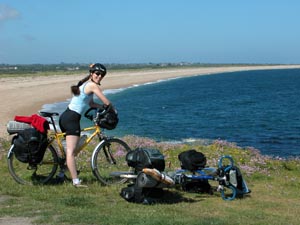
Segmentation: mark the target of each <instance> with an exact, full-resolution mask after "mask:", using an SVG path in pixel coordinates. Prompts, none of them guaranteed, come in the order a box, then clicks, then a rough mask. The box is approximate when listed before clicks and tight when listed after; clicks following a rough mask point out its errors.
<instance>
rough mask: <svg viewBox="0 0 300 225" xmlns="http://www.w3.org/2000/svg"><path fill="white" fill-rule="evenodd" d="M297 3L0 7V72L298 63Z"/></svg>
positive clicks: (198, 0) (173, 1)
mask: <svg viewBox="0 0 300 225" xmlns="http://www.w3.org/2000/svg"><path fill="white" fill-rule="evenodd" d="M299 12H300V1H298V0H249V1H243V0H226V1H225V0H148V1H147V0H109V1H102V0H43V1H40V0H0V64H1V63H8V64H32V63H47V64H48V63H49V64H52V63H61V62H65V63H91V62H103V63H150V62H151V63H160V62H199V63H283V64H289V63H292V64H298V63H300V29H299V22H300V13H299Z"/></svg>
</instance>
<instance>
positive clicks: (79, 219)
mask: <svg viewBox="0 0 300 225" xmlns="http://www.w3.org/2000/svg"><path fill="white" fill-rule="evenodd" d="M123 139H124V140H125V141H126V142H127V143H128V144H129V145H130V146H131V147H132V148H135V147H140V146H144V147H153V148H158V149H160V150H161V151H162V152H163V154H164V155H165V157H166V162H167V164H168V165H170V167H169V168H167V169H166V170H171V171H172V170H175V169H177V168H179V161H178V160H177V155H178V153H179V152H182V151H185V150H187V149H191V148H194V149H196V150H198V151H201V152H203V153H204V154H205V155H206V156H207V159H208V163H207V164H208V166H210V167H217V160H218V159H219V157H220V156H221V155H231V156H232V157H233V158H234V160H235V163H236V165H237V166H238V167H240V169H241V171H242V173H243V175H244V178H245V180H246V181H247V184H248V186H249V188H250V189H251V190H252V193H251V194H250V195H249V196H248V197H246V198H243V199H236V200H234V201H223V200H222V199H221V197H220V194H219V193H214V194H213V195H208V194H196V193H185V192H182V191H180V190H175V189H169V190H167V192H166V196H164V199H163V201H162V203H160V204H154V205H139V204H133V203H128V202H126V201H125V200H123V199H122V198H121V197H120V196H119V192H120V189H121V187H123V186H124V185H123V186H114V187H103V186H101V185H100V184H99V183H98V182H97V181H96V180H95V178H94V177H93V175H92V173H91V170H90V168H89V166H83V167H82V171H81V175H80V176H81V177H82V178H83V179H84V180H85V181H86V182H87V183H88V186H89V188H88V189H75V188H74V187H72V185H71V184H70V183H68V182H67V183H64V184H61V185H44V186H31V187H30V186H22V185H19V184H17V183H16V182H15V181H13V179H12V178H11V177H10V175H9V173H8V171H7V166H6V159H5V155H3V154H2V157H0V158H1V160H0V163H1V164H0V174H1V176H0V183H1V185H0V218H3V217H6V216H10V217H29V218H31V221H32V222H33V223H37V224H155V225H157V224H164V225H165V224H172V225H174V224H180V225H181V224H295V225H296V224H298V223H299V216H298V215H299V213H300V202H299V199H300V193H299V188H300V173H299V172H300V165H299V161H300V160H299V159H288V160H287V159H279V158H277V159H273V158H270V157H266V156H262V155H261V154H260V153H259V152H258V151H257V150H255V149H251V148H249V149H241V148H239V147H238V146H235V145H234V144H232V143H227V142H225V141H215V142H214V143H213V144H211V145H209V146H204V145H201V143H195V144H193V145H188V144H170V143H157V142H155V141H153V140H150V139H146V138H138V137H132V136H128V137H124V138H123ZM8 144H9V143H7V142H5V141H1V151H2V152H4V151H3V150H4V149H7V148H8ZM6 151H7V150H6ZM6 151H5V153H6ZM82 163H84V161H82ZM211 185H212V186H216V185H217V183H216V182H213V181H212V182H211Z"/></svg>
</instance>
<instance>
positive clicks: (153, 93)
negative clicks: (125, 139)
mask: <svg viewBox="0 0 300 225" xmlns="http://www.w3.org/2000/svg"><path fill="white" fill-rule="evenodd" d="M299 90H300V69H280V70H255V71H242V72H226V73H219V74H214V75H201V76H190V77H177V78H172V79H167V80H160V81H157V82H149V83H146V84H141V85H134V86H131V87H128V88H120V89H112V90H106V91H104V93H105V94H106V95H107V97H108V98H109V99H110V100H111V102H112V103H113V104H114V105H115V107H116V108H117V110H118V113H119V117H120V122H119V124H118V127H117V128H116V129H115V130H112V131H106V132H107V133H108V134H109V135H114V136H118V137H122V136H125V135H136V136H141V137H148V138H152V139H154V140H156V141H167V142H174V143H177V142H201V143H207V144H209V143H211V142H213V141H214V140H225V141H228V142H234V143H236V145H237V146H240V147H253V148H256V149H258V150H259V151H260V152H261V153H262V154H265V155H271V156H279V157H298V156H299V155H300V113H299V111H300V101H299V100H298V98H299V96H300V95H299V93H300V91H299ZM68 102H69V100H68V99H67V100H66V101H64V102H58V103H53V104H46V105H44V106H43V110H49V111H57V112H59V113H61V112H62V111H64V110H65V108H66V107H67V104H68ZM87 123H88V121H86V120H85V119H82V126H86V125H87Z"/></svg>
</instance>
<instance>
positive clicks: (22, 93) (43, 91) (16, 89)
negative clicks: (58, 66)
mask: <svg viewBox="0 0 300 225" xmlns="http://www.w3.org/2000/svg"><path fill="white" fill-rule="evenodd" d="M288 68H300V65H279V66H226V67H199V68H182V69H180V68H178V69H155V70H140V71H134V72H131V71H130V72H129V71H125V70H124V71H120V72H109V71H108V75H107V76H106V77H105V79H104V80H103V81H102V84H101V87H102V89H103V90H105V89H116V88H121V87H129V86H133V85H136V84H143V83H147V82H155V81H158V80H163V79H169V78H175V77H184V76H193V75H208V74H216V73H223V72H233V71H246V70H263V69H288ZM84 76H85V75H84V74H80V75H53V76H32V77H28V76H26V77H17V78H0V96H1V109H0V115H1V117H0V137H2V138H4V139H8V138H9V135H8V134H7V132H6V124H7V122H8V121H9V120H13V119H14V116H15V115H22V116H30V115H32V114H35V113H37V112H38V110H40V109H41V108H42V106H43V105H44V104H51V103H55V102H60V101H65V100H66V99H69V98H70V97H71V92H70V86H71V85H73V84H77V82H78V81H79V80H80V79H81V78H83V77H84Z"/></svg>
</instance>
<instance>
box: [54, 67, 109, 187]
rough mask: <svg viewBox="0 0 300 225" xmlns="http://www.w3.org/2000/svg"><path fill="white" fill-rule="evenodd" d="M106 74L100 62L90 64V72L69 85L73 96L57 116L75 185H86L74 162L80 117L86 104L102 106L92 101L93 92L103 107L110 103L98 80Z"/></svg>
mask: <svg viewBox="0 0 300 225" xmlns="http://www.w3.org/2000/svg"><path fill="white" fill-rule="evenodd" d="M105 75H106V68H105V67H104V66H103V65H102V64H100V63H96V64H92V65H90V74H89V75H88V76H86V77H85V78H83V79H82V80H80V81H79V82H78V84H77V85H75V86H72V87H71V91H72V93H73V97H72V99H71V102H70V104H69V105H68V108H67V109H66V111H64V112H63V113H62V115H61V116H60V118H59V126H60V128H61V130H62V131H63V132H66V145H67V149H66V157H67V166H68V169H69V171H70V174H71V177H72V180H73V185H74V186H75V187H87V186H86V185H82V184H81V181H80V180H79V179H78V174H77V170H76V163H75V149H76V146H77V143H78V141H79V138H80V130H81V129H80V118H81V114H82V113H83V112H84V109H85V108H86V106H87V105H89V106H90V107H94V108H103V105H100V104H97V103H95V102H94V101H93V96H94V94H95V95H96V96H97V97H98V98H99V99H100V100H101V101H102V102H103V104H104V107H107V106H108V105H109V104H110V101H109V100H108V99H107V98H106V97H105V95H104V94H103V92H102V90H101V88H100V82H101V80H102V79H103V78H104V76H105Z"/></svg>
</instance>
